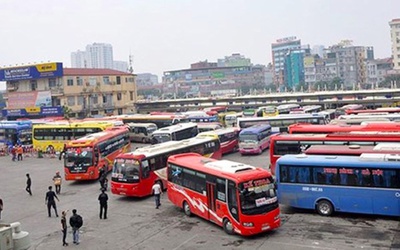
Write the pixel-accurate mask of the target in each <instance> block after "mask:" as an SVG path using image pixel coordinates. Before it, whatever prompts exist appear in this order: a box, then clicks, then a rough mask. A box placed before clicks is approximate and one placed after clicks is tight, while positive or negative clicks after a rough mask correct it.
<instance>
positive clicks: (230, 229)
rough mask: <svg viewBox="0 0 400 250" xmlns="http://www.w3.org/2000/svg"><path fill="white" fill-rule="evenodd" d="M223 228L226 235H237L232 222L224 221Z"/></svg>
mask: <svg viewBox="0 0 400 250" xmlns="http://www.w3.org/2000/svg"><path fill="white" fill-rule="evenodd" d="M223 227H224V231H225V233H227V234H230V235H232V234H234V233H235V231H234V230H233V225H232V222H231V221H230V220H228V219H224V222H223Z"/></svg>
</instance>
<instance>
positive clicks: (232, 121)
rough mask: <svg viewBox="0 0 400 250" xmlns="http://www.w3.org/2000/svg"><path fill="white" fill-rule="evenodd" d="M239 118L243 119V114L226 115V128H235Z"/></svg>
mask: <svg viewBox="0 0 400 250" xmlns="http://www.w3.org/2000/svg"><path fill="white" fill-rule="evenodd" d="M239 117H243V113H230V114H226V115H225V126H226V127H227V128H229V127H235V126H236V123H237V121H238V118H239Z"/></svg>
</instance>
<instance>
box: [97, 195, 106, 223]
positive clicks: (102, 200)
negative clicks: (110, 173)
mask: <svg viewBox="0 0 400 250" xmlns="http://www.w3.org/2000/svg"><path fill="white" fill-rule="evenodd" d="M98 200H99V202H100V219H101V218H102V217H103V210H104V217H103V218H104V219H107V207H108V204H107V202H108V195H107V194H106V193H105V189H104V188H103V189H102V190H101V194H100V195H99V198H98Z"/></svg>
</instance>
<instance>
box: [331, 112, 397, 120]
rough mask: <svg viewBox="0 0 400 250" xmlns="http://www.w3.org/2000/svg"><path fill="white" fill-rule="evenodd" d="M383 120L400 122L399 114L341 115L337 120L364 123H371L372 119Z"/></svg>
mask: <svg viewBox="0 0 400 250" xmlns="http://www.w3.org/2000/svg"><path fill="white" fill-rule="evenodd" d="M378 118H383V119H388V120H389V121H400V114H379V113H375V114H369V115H341V116H339V117H338V118H337V119H338V120H339V121H341V120H352V119H356V120H364V121H371V120H374V119H378Z"/></svg>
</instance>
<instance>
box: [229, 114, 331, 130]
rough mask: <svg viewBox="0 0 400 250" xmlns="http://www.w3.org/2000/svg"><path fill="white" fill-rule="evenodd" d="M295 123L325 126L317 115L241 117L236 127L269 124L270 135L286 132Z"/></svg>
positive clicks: (323, 120)
mask: <svg viewBox="0 0 400 250" xmlns="http://www.w3.org/2000/svg"><path fill="white" fill-rule="evenodd" d="M296 123H309V124H327V123H328V121H327V120H326V119H325V116H323V115H318V114H297V115H277V116H271V117H242V118H238V121H237V127H238V128H240V129H244V128H248V127H251V126H253V125H257V124H270V125H271V132H272V133H283V132H287V131H288V126H289V125H292V124H296Z"/></svg>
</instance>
